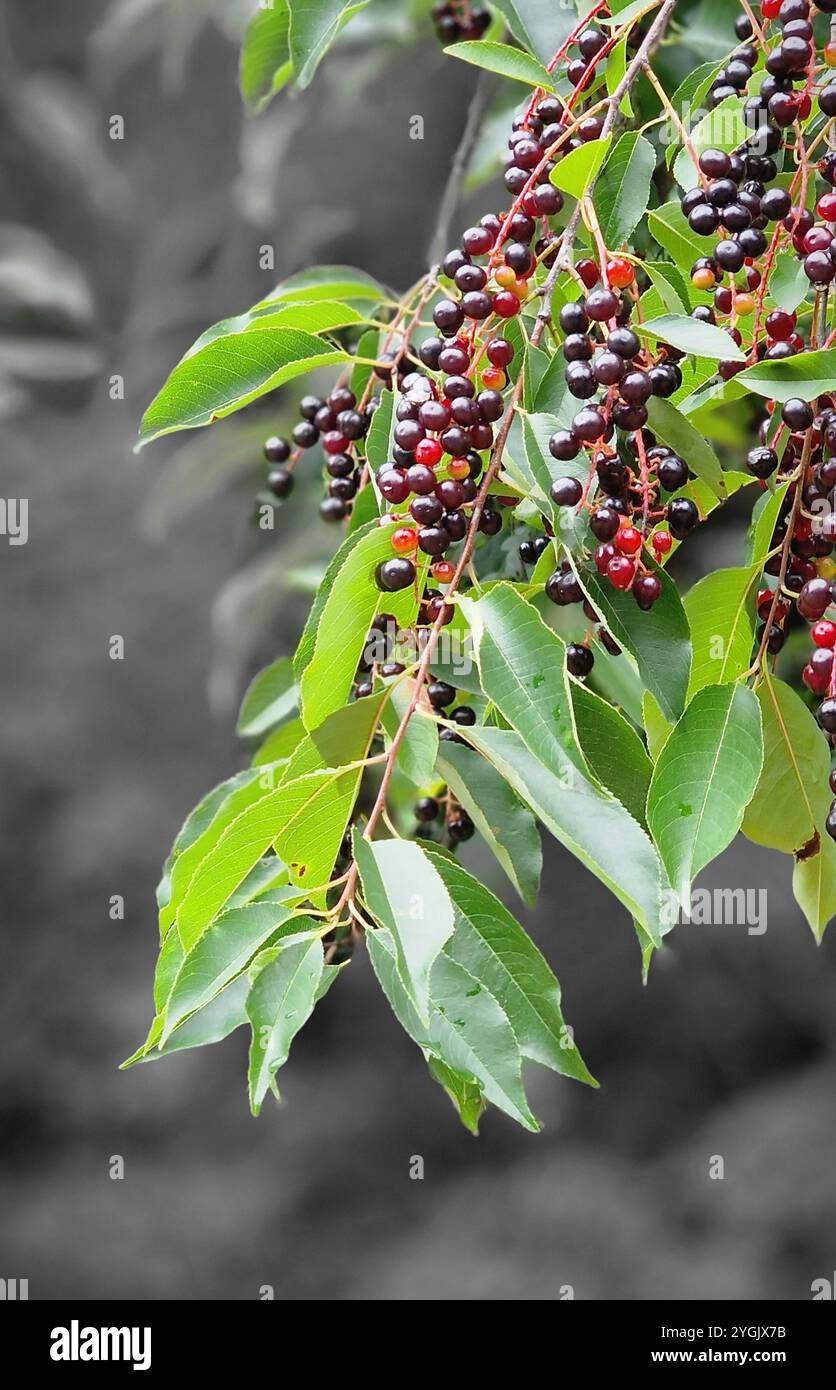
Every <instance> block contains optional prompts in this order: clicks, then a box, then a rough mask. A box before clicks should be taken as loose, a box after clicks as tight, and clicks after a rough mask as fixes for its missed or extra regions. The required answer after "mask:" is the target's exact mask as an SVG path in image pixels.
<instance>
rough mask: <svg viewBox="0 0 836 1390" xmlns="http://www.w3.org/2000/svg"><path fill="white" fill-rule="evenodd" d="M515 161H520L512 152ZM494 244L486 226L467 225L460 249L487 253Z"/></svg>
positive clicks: (475, 252) (470, 254) (468, 253)
mask: <svg viewBox="0 0 836 1390" xmlns="http://www.w3.org/2000/svg"><path fill="white" fill-rule="evenodd" d="M514 158H515V162H516V163H520V161H519V160H517V158H516V151H515V154H514ZM493 244H494V236H493V233H492V232H491V230H490V228H488V227H468V229H467V231H466V232H464V234H463V235H462V250H463V251H465V252H466V254H467V255H468V256H484V255H487V253H488V251H490V249H491V247H492V246H493Z"/></svg>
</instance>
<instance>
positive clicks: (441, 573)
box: [430, 560, 456, 584]
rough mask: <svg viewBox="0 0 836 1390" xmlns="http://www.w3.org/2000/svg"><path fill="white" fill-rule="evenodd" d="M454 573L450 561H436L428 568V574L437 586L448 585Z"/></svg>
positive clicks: (454, 569)
mask: <svg viewBox="0 0 836 1390" xmlns="http://www.w3.org/2000/svg"><path fill="white" fill-rule="evenodd" d="M455 572H456V567H455V565H453V564H452V563H451V561H450V560H436V562H435V564H434V565H432V566H431V568H430V574H431V575H432V577H433V579H435V580H436V582H437V583H438V584H449V583H450V580H451V579H452V578H453V575H454V574H455Z"/></svg>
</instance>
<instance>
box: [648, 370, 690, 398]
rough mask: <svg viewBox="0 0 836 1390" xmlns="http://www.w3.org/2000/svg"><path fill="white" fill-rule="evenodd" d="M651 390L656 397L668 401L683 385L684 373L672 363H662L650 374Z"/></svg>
mask: <svg viewBox="0 0 836 1390" xmlns="http://www.w3.org/2000/svg"><path fill="white" fill-rule="evenodd" d="M648 378H649V380H650V388H651V390H652V392H653V394H654V396H661V397H662V398H663V399H667V398H668V397H669V396H672V395H673V394H674V392H676V391H678V390H679V388H680V386H681V385H682V373H681V371H680V370H679V368H678V367H675V366H674V365H673V363H672V362H660V363H659V364H658V366H656V367H651V369H650V371H649V372H648Z"/></svg>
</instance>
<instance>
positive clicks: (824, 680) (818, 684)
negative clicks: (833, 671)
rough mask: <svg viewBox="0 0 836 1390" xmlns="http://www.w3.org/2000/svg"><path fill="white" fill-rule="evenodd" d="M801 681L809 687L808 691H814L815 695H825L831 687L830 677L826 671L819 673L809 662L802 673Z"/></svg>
mask: <svg viewBox="0 0 836 1390" xmlns="http://www.w3.org/2000/svg"><path fill="white" fill-rule="evenodd" d="M801 679H802V680H803V682H804V684H805V685H806V686H807V689H808V690H812V692H813V694H814V695H825V694H826V693H827V690H828V687H829V685H830V676H829V675H828V673H827V672H826V671H817V670H816V669H815V668H814V667H813V666H811V665H810V663H809V662H808V663H807V665H806V666H805V667H804V670H803V671H802V672H801Z"/></svg>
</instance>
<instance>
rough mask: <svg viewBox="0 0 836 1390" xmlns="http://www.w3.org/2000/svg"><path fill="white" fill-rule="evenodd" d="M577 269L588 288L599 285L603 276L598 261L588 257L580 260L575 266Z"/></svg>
mask: <svg viewBox="0 0 836 1390" xmlns="http://www.w3.org/2000/svg"><path fill="white" fill-rule="evenodd" d="M575 270H576V271H577V272H578V275H579V276H580V277H581V279H582V280H583V283H584V284H585V285H586V288H587V289H588V290H591V289H592V287H593V286H594V285H597V284H598V281H599V280H600V278H601V272H600V270H599V269H598V262H597V261H592V260H588V259H585V260H580V261H578V263H577V265H576V266H575Z"/></svg>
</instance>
